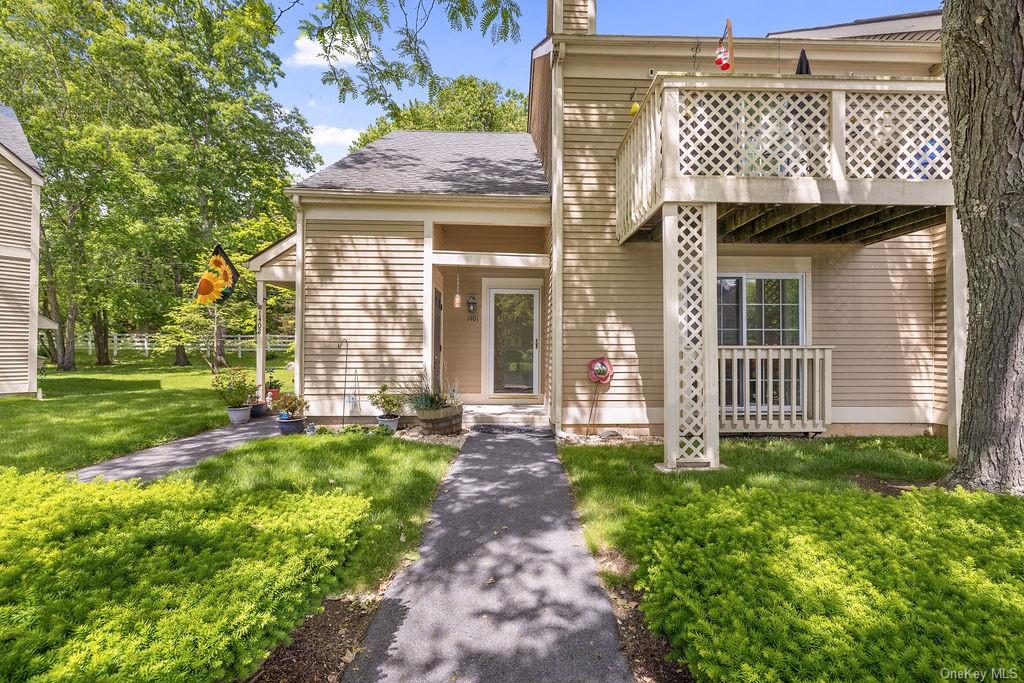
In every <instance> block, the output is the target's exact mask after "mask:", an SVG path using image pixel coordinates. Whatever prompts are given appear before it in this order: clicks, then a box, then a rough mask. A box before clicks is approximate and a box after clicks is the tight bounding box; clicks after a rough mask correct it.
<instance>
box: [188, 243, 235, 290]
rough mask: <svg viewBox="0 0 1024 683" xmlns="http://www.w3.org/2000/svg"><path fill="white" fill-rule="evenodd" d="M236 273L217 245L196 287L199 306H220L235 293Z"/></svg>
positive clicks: (226, 256) (229, 260)
mask: <svg viewBox="0 0 1024 683" xmlns="http://www.w3.org/2000/svg"><path fill="white" fill-rule="evenodd" d="M236 282H238V271H237V270H236V269H235V266H234V264H233V263H231V259H229V258H228V255H227V254H226V253H224V250H223V249H222V248H221V246H220V245H219V244H218V245H217V246H216V247H214V248H213V255H212V256H210V262H209V263H208V264H207V266H206V272H205V273H203V275H202V277H200V278H199V284H198V285H197V286H196V302H197V303H200V304H222V303H224V302H225V301H227V300H228V297H229V296H231V292H233V291H235V283H236Z"/></svg>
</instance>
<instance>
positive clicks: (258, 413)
mask: <svg viewBox="0 0 1024 683" xmlns="http://www.w3.org/2000/svg"><path fill="white" fill-rule="evenodd" d="M268 412H269V411H268V410H267V404H266V403H253V404H252V416H253V417H266V415H267V413H268Z"/></svg>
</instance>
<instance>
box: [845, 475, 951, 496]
mask: <svg viewBox="0 0 1024 683" xmlns="http://www.w3.org/2000/svg"><path fill="white" fill-rule="evenodd" d="M850 481H851V482H852V483H854V484H856V485H857V486H859V487H861V488H862V489H864V490H866V491H874V492H875V493H880V494H882V495H883V496H898V495H900V494H903V493H906V492H907V491H910V490H911V489H914V488H920V487H923V486H934V485H935V482H934V481H901V480H899V479H882V478H881V477H876V476H874V475H872V474H855V475H853V476H852V477H850Z"/></svg>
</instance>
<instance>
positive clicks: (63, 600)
mask: <svg viewBox="0 0 1024 683" xmlns="http://www.w3.org/2000/svg"><path fill="white" fill-rule="evenodd" d="M369 505H370V503H369V501H368V500H367V499H366V498H364V497H358V496H351V495H344V494H341V493H335V492H324V491H321V492H319V493H313V492H312V491H310V490H308V489H307V490H305V491H300V492H283V491H277V490H273V489H263V490H260V491H253V492H250V493H246V492H239V491H235V490H229V489H227V488H223V487H219V486H216V485H210V484H197V483H193V482H190V481H186V480H183V479H177V480H169V481H161V482H157V483H154V484H151V485H149V486H141V485H139V484H136V483H125V482H120V483H102V482H94V483H90V484H79V483H76V482H72V481H69V480H68V479H66V478H65V477H64V476H63V475H60V474H47V473H44V472H35V473H32V474H28V475H18V474H17V472H16V471H15V470H14V469H13V468H3V469H0V680H5V681H24V680H29V679H33V680H109V679H121V680H166V681H178V680H189V681H213V680H224V679H233V678H238V677H244V676H245V675H247V674H249V673H251V672H252V671H253V670H254V669H255V668H256V667H257V666H258V665H259V663H260V662H261V661H262V659H263V658H264V657H265V656H266V654H267V653H268V652H269V651H270V649H271V648H272V647H273V646H274V645H276V644H278V643H279V642H281V641H282V640H284V639H285V638H286V637H287V634H288V633H289V632H290V630H291V629H292V628H293V627H294V626H295V625H296V624H298V623H299V622H300V621H301V620H302V619H303V617H304V615H306V614H307V613H308V612H309V611H311V610H312V609H314V608H315V607H316V606H317V605H318V604H319V602H320V599H321V598H322V597H323V595H324V594H325V593H327V592H328V591H330V590H331V589H332V588H333V587H334V586H336V585H337V583H338V581H339V576H340V575H341V572H342V564H343V563H344V562H345V561H346V559H347V558H348V557H349V555H350V554H351V552H352V549H353V547H354V545H355V543H356V541H357V538H358V537H359V534H360V532H361V529H362V525H363V523H364V520H365V518H366V516H367V515H368V510H369Z"/></svg>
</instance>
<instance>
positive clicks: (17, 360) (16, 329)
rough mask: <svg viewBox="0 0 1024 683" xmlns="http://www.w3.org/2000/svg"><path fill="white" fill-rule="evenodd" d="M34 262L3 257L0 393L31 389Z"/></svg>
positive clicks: (0, 266)
mask: <svg viewBox="0 0 1024 683" xmlns="http://www.w3.org/2000/svg"><path fill="white" fill-rule="evenodd" d="M30 277H31V261H30V260H29V259H27V258H24V259H21V258H14V257H10V256H6V257H5V256H0V394H4V393H21V392H26V391H29V390H30V389H31V383H30V381H29V380H30V378H29V353H30V352H31V346H30V344H29V342H30V339H29V320H30V318H29V316H31V314H32V309H31V301H32V299H31V297H32V293H31V288H30V286H29V282H30Z"/></svg>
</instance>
